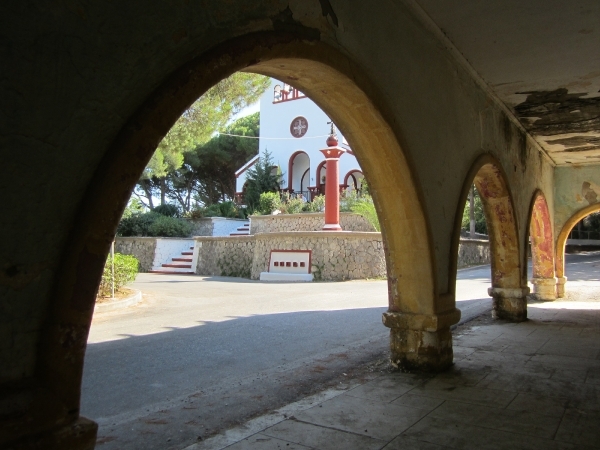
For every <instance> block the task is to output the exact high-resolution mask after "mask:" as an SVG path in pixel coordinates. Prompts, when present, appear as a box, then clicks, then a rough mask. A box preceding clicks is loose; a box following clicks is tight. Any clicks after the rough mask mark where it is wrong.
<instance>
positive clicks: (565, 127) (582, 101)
mask: <svg viewBox="0 0 600 450" xmlns="http://www.w3.org/2000/svg"><path fill="white" fill-rule="evenodd" d="M415 1H416V3H417V4H418V5H419V6H420V7H421V8H422V9H423V10H424V12H425V13H426V14H427V15H428V16H429V17H430V18H431V19H432V20H433V22H435V24H436V25H437V26H438V27H439V28H440V29H441V30H442V32H443V33H444V34H445V35H446V36H447V38H448V39H449V40H450V41H451V42H452V44H453V45H454V46H455V47H456V49H457V50H458V51H459V52H460V53H461V54H462V55H463V56H464V58H465V59H466V60H467V61H468V63H469V64H470V65H471V66H472V67H473V69H474V70H475V71H476V72H477V73H478V74H479V76H480V77H481V78H482V79H483V80H484V81H485V83H486V84H487V85H488V86H489V87H490V89H491V90H492V91H493V92H494V93H495V94H496V96H497V97H498V98H499V99H500V100H501V101H502V102H503V103H504V104H505V105H506V106H507V107H508V108H509V109H510V110H511V111H512V112H513V114H514V116H515V117H516V118H517V119H518V120H519V121H520V122H521V124H522V125H523V127H524V128H525V129H526V130H527V131H528V132H529V133H530V134H531V135H532V136H533V137H534V138H535V139H536V140H537V142H538V143H539V144H540V146H541V147H542V149H543V150H544V151H545V152H546V153H547V154H548V156H550V158H551V159H552V160H553V161H554V162H555V163H556V164H557V165H569V164H598V163H600V1H598V0H574V1H571V2H565V1H561V0H526V1H523V0H485V1H481V0H460V2H450V1H447V0H415Z"/></svg>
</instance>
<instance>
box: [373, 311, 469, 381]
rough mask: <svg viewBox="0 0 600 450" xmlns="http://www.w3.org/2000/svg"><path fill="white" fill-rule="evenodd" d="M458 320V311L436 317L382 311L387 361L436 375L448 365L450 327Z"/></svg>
mask: <svg viewBox="0 0 600 450" xmlns="http://www.w3.org/2000/svg"><path fill="white" fill-rule="evenodd" d="M459 320H460V310H458V309H456V308H452V309H451V310H449V311H446V312H443V313H438V314H418V313H408V312H391V311H388V312H385V313H383V324H384V325H385V326H386V327H388V328H390V350H391V355H390V360H391V362H392V364H393V365H394V366H396V367H399V368H402V369H408V370H422V371H430V372H439V371H441V370H444V369H446V368H448V367H450V366H451V365H452V358H453V352H452V333H451V331H450V326H452V325H454V324H455V323H457V322H458V321H459Z"/></svg>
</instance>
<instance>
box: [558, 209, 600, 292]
mask: <svg viewBox="0 0 600 450" xmlns="http://www.w3.org/2000/svg"><path fill="white" fill-rule="evenodd" d="M597 211H600V203H594V204H592V205H589V206H586V207H585V208H582V209H580V210H579V211H577V212H575V213H574V214H573V215H572V216H571V217H570V218H569V220H567V221H566V222H565V224H564V225H563V227H562V229H561V230H560V233H559V234H558V237H557V238H556V278H557V282H556V296H557V297H564V296H565V284H566V283H567V277H566V276H565V245H566V243H567V239H568V237H569V233H571V230H572V229H573V228H574V227H575V225H577V223H578V222H579V221H580V220H582V219H583V218H585V217H586V216H589V215H590V214H592V213H595V212H597Z"/></svg>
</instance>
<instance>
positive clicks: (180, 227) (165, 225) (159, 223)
mask: <svg viewBox="0 0 600 450" xmlns="http://www.w3.org/2000/svg"><path fill="white" fill-rule="evenodd" d="M191 233H192V224H191V223H189V222H188V221H186V220H183V219H178V218H176V217H167V216H160V215H159V216H158V217H157V218H156V220H154V222H152V224H150V226H149V227H148V236H157V237H158V236H160V237H187V236H189V235H190V234H191Z"/></svg>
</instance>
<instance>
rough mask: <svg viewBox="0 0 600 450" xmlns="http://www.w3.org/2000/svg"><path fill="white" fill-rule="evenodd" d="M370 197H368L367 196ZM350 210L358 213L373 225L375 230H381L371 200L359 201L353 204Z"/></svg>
mask: <svg viewBox="0 0 600 450" xmlns="http://www.w3.org/2000/svg"><path fill="white" fill-rule="evenodd" d="M369 198H370V197H369ZM352 212H353V213H356V214H360V215H361V216H363V217H364V218H365V219H367V221H368V222H369V223H370V224H371V225H373V228H375V229H376V230H377V231H381V225H380V224H379V217H378V216H377V211H376V210H375V205H374V204H373V201H372V200H371V201H360V202H357V203H355V204H354V206H353V207H352Z"/></svg>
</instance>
